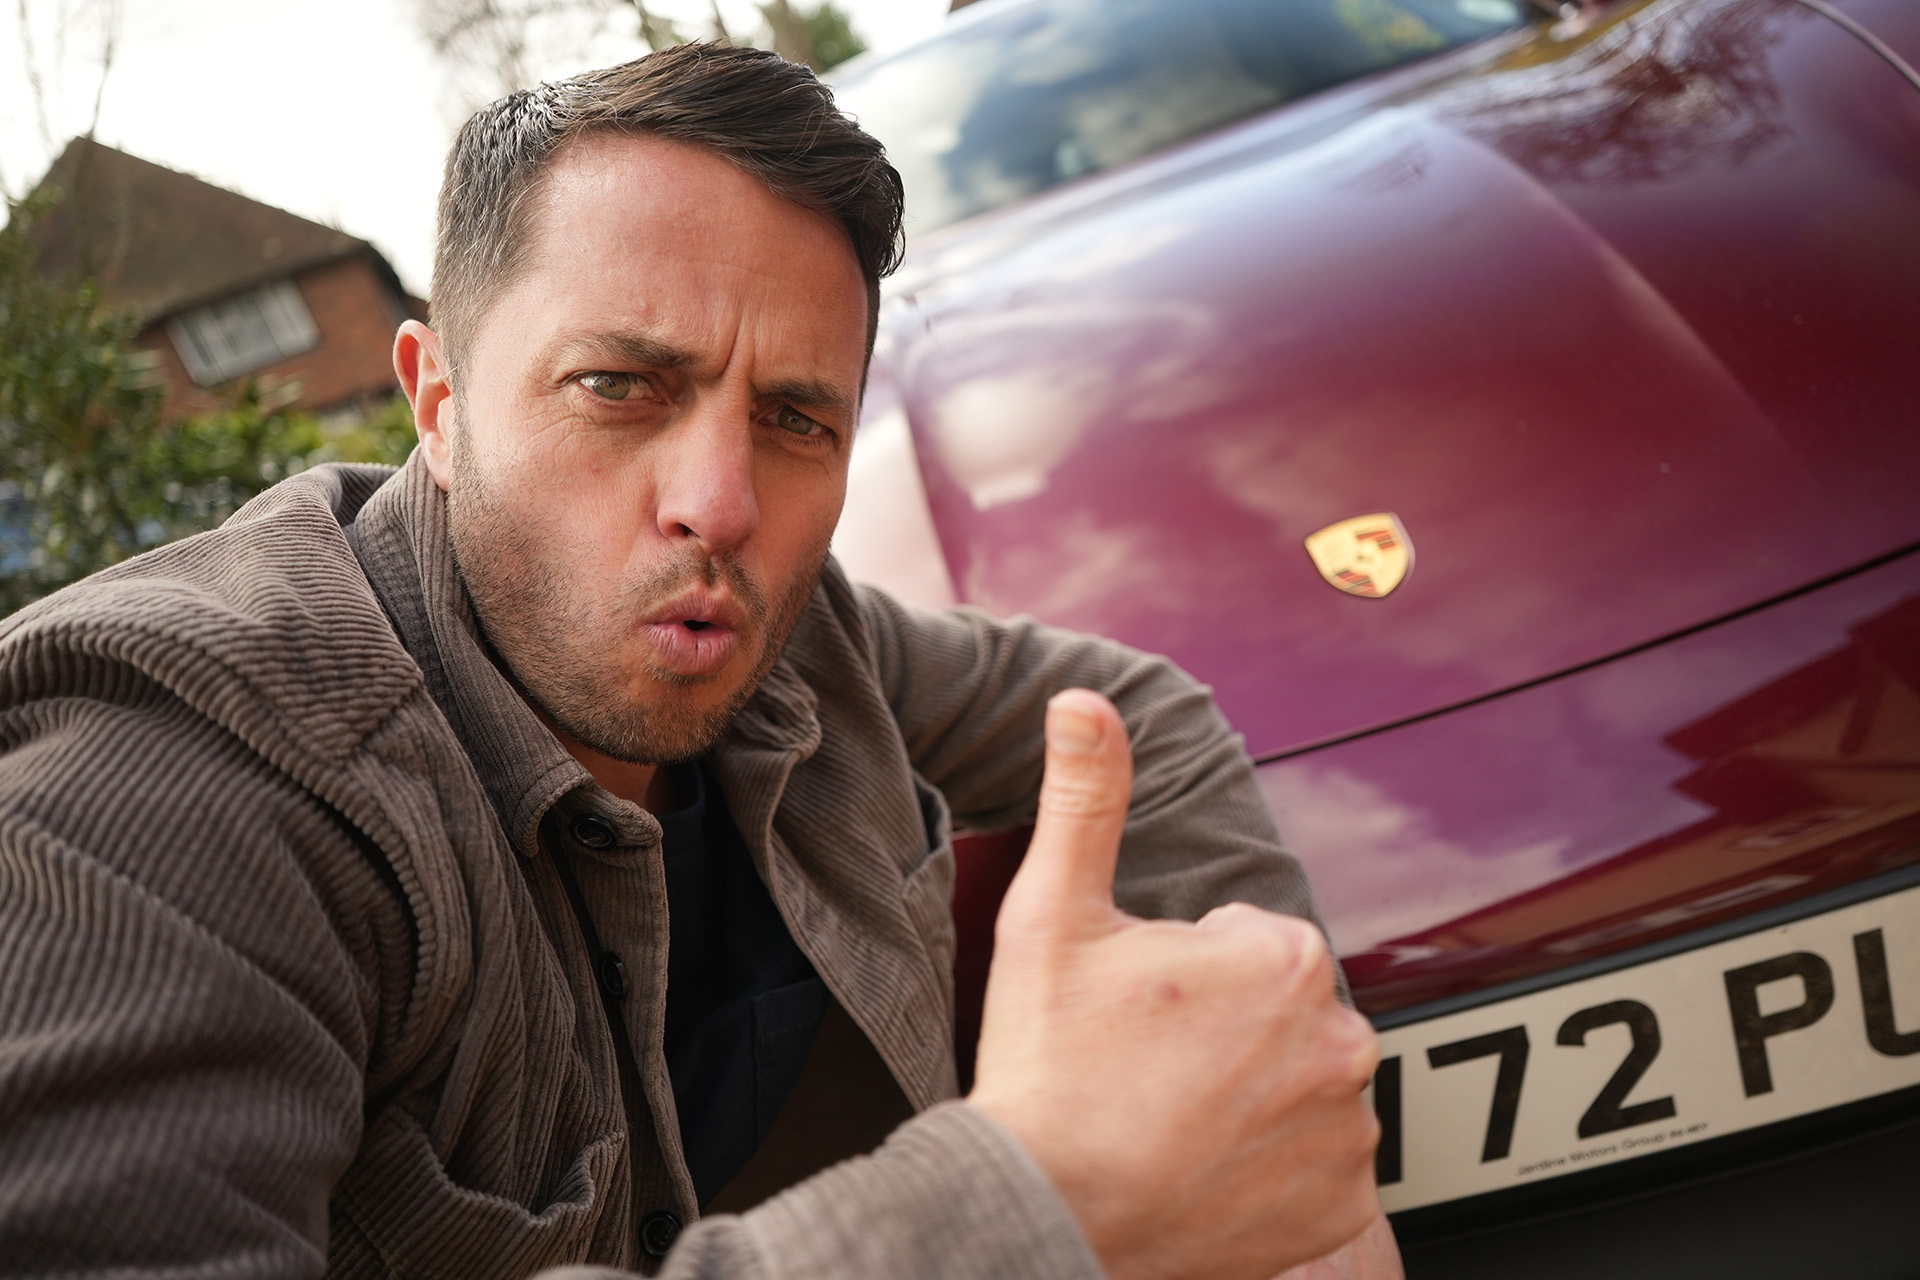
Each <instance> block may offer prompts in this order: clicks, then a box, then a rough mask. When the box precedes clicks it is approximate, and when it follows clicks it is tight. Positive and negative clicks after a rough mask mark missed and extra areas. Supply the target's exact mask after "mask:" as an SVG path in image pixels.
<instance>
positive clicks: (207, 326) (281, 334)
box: [167, 280, 320, 387]
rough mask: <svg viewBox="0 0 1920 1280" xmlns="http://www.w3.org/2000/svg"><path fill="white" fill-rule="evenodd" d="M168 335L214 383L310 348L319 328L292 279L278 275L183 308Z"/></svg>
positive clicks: (191, 366)
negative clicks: (241, 290) (255, 286)
mask: <svg viewBox="0 0 1920 1280" xmlns="http://www.w3.org/2000/svg"><path fill="white" fill-rule="evenodd" d="M167 336H169V337H170V338H172V339H173V349H174V350H175V351H178V352H179V353H180V360H181V363H183V364H185V365H186V366H187V372H188V373H189V374H191V375H192V376H193V380H194V381H195V382H197V383H199V384H200V385H201V386H203V387H210V386H212V385H213V384H214V383H216V382H225V381H226V380H227V379H228V378H233V377H238V376H239V375H240V374H243V373H252V372H253V371H254V370H255V369H262V368H265V367H266V366H267V365H270V364H272V363H273V362H274V361H276V360H284V359H286V358H287V357H288V356H293V355H299V354H300V353H301V352H302V351H311V350H312V349H313V346H314V344H315V343H317V342H318V341H319V340H320V330H319V329H317V328H316V327H314V323H313V316H312V314H311V313H309V312H308V311H307V304H306V303H304V302H302V301H301V300H300V290H298V289H297V288H295V287H294V284H293V281H291V280H276V281H274V282H273V283H272V284H269V285H262V286H261V287H260V288H258V289H249V290H248V291H247V292H245V293H236V294H234V295H232V296H231V297H226V298H222V299H220V300H219V301H218V302H209V303H208V304H207V305H206V306H204V307H195V308H194V309H193V310H191V311H183V312H181V313H180V314H179V315H177V316H175V317H174V318H173V319H171V320H169V321H167Z"/></svg>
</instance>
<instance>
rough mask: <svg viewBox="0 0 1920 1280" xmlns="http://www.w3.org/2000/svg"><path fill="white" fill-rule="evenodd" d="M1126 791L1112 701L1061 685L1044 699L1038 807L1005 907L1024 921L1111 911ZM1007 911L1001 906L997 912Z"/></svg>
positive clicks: (1058, 920)
mask: <svg viewBox="0 0 1920 1280" xmlns="http://www.w3.org/2000/svg"><path fill="white" fill-rule="evenodd" d="M1132 796H1133V751H1132V748H1131V747H1130V746H1129V745H1128V742H1127V726H1126V725H1125V724H1124V723H1123V722H1122V721H1121V719H1120V713H1119V712H1117V711H1115V710H1114V709H1113V704H1112V703H1110V702H1108V701H1107V700H1106V699H1105V698H1103V697H1101V696H1100V695H1099V694H1097V693H1094V692H1093V691H1092V690H1090V689H1068V690H1066V691H1065V692H1062V693H1058V694H1055V695H1054V697H1053V700H1052V701H1051V702H1049V703H1048V704H1047V763H1046V773H1045V776H1044V777H1043V778H1042V780H1041V783H1040V812H1039V816H1038V817H1037V818H1036V819H1035V820H1034V825H1033V840H1032V842H1031V843H1030V844H1029V845H1028V846H1027V856H1026V858H1025V859H1023V860H1022V862H1021V864H1020V872H1019V874H1018V875H1016V876H1015V877H1014V879H1013V883H1012V884H1011V885H1009V886H1008V888H1007V897H1006V903H1005V910H1006V911H1010V912H1011V913H1012V916H1013V918H1014V920H1015V921H1017V922H1018V923H1019V924H1020V925H1021V926H1023V927H1025V928H1028V929H1039V930H1041V931H1042V932H1057V931H1059V929H1060V928H1061V927H1063V926H1067V927H1070V925H1071V922H1073V921H1076V920H1078V921H1082V922H1085V921H1097V922H1105V921H1107V920H1109V919H1111V918H1112V916H1113V913H1114V906H1113V870H1114V864H1115V862H1116V861H1117V859H1118V857H1119V854H1120V832H1121V830H1122V828H1124V827H1125V826H1126V823H1127V806H1128V803H1129V802H1130V801H1131V799H1132ZM1007 918H1008V917H1007V915H1006V914H1005V913H1003V915H1002V919H1003V920H1006V919H1007Z"/></svg>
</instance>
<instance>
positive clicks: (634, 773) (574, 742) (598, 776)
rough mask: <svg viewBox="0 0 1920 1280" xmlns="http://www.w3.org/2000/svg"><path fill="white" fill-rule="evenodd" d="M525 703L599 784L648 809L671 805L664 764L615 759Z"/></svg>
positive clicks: (659, 809) (670, 786) (535, 705)
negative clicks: (637, 762) (596, 749)
mask: <svg viewBox="0 0 1920 1280" xmlns="http://www.w3.org/2000/svg"><path fill="white" fill-rule="evenodd" d="M522 696H524V695H522ZM527 705H528V706H530V707H532V708H533V714H535V715H536V716H539V717H540V723H541V724H544V725H546V726H547V729H548V731H549V732H551V733H552V734H553V736H554V737H555V738H557V739H558V740H559V742H560V745H561V746H563V747H565V748H566V749H567V754H568V755H570V756H572V757H573V758H574V759H575V760H578V761H579V762H580V764H581V767H582V768H584V769H585V770H586V771H587V772H588V773H590V774H592V775H593V780H594V781H595V782H597V783H599V784H600V785H601V786H602V787H605V788H606V789H607V790H608V791H610V792H612V793H613V794H614V795H616V796H619V797H620V798H621V799H622V800H628V801H631V802H633V803H634V804H637V805H639V806H640V807H641V808H642V809H645V810H647V811H649V812H651V813H667V812H670V811H671V810H672V809H673V807H674V803H673V801H674V796H673V781H672V778H671V776H670V775H669V773H668V772H667V770H666V769H665V768H664V767H662V766H660V765H657V764H635V763H634V762H633V761H631V760H616V759H614V758H613V757H612V756H610V755H606V754H604V753H603V752H599V751H595V750H594V749H593V748H592V747H589V746H587V745H586V744H585V743H583V742H581V741H579V740H578V739H576V738H575V737H574V736H573V735H572V734H570V733H568V732H567V731H566V730H565V729H562V728H561V727H560V726H559V725H557V724H555V723H554V722H553V719H552V718H551V717H550V716H548V715H547V713H546V712H545V711H544V710H542V709H541V707H540V705H539V704H538V703H536V702H534V701H533V700H532V699H528V700H527Z"/></svg>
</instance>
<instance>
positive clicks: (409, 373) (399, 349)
mask: <svg viewBox="0 0 1920 1280" xmlns="http://www.w3.org/2000/svg"><path fill="white" fill-rule="evenodd" d="M393 371H394V373H395V375H397V376H398V377H399V379H400V389H401V390H402V391H404V392H406V394H407V403H408V404H411V405H412V406H413V429H414V430H415V431H416V432H418V433H419V435H420V452H421V453H422V454H423V455H425V458H426V463H427V471H428V472H429V473H430V474H431V475H432V476H433V480H434V483H435V484H437V485H439V486H440V490H441V492H443V493H444V492H446V491H447V490H448V489H449V488H450V487H451V486H452V484H453V434H452V433H453V430H454V406H453V381H452V375H453V371H452V369H451V368H450V367H449V366H448V365H447V360H446V353H445V351H444V350H443V349H442V347H441V345H440V335H439V334H437V333H435V332H434V331H433V330H431V329H429V328H427V326H426V325H424V324H421V323H420V322H419V321H418V320H408V321H406V322H405V323H403V324H402V325H401V326H400V330H399V332H397V333H395V334H394V335H393Z"/></svg>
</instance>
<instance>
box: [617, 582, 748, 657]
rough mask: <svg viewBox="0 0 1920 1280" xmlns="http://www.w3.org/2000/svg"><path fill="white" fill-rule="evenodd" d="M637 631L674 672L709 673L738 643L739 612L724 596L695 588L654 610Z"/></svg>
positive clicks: (732, 652) (729, 654)
mask: <svg viewBox="0 0 1920 1280" xmlns="http://www.w3.org/2000/svg"><path fill="white" fill-rule="evenodd" d="M640 631H641V634H643V635H645V636H646V637H647V639H648V640H649V641H650V642H651V643H652V645H653V650H654V653H655V655H656V656H657V658H658V659H659V662H660V665H662V666H664V667H665V668H667V670H669V671H671V672H673V673H674V674H675V675H681V676H704V675H712V674H713V673H714V672H716V671H718V670H720V668H722V667H724V666H726V664H727V660H728V659H730V658H731V657H733V654H734V650H735V649H736V648H737V647H738V645H739V639H740V615H739V610H738V608H737V607H735V605H734V603H733V601H732V600H731V599H729V598H728V597H726V596H722V595H714V594H711V593H708V592H705V591H697V590H696V591H690V592H687V593H685V594H683V595H681V596H678V597H676V598H675V599H674V600H672V601H670V602H669V603H668V604H666V605H664V606H663V607H661V608H659V609H656V610H654V611H653V612H652V613H651V614H649V615H648V617H647V618H646V619H645V620H644V621H643V622H642V623H641V624H640Z"/></svg>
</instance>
